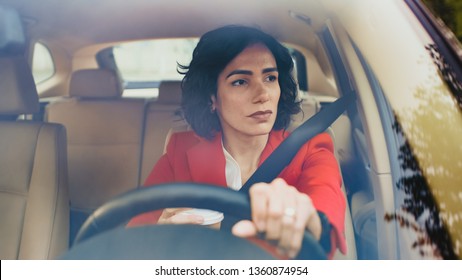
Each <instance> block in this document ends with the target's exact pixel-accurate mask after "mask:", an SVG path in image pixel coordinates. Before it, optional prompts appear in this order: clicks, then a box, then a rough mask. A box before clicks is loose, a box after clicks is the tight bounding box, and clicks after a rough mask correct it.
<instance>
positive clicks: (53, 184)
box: [0, 0, 378, 259]
mask: <svg viewBox="0 0 462 280" xmlns="http://www.w3.org/2000/svg"><path fill="white" fill-rule="evenodd" d="M46 2H47V5H44V7H51V6H53V5H55V6H56V9H61V8H62V9H61V16H60V17H55V18H51V17H49V16H48V14H49V13H50V12H49V11H47V10H43V11H42V10H41V8H40V7H39V6H37V5H28V3H27V1H18V2H15V1H7V0H2V1H0V14H1V13H4V14H5V15H8V17H6V16H3V17H0V21H1V24H2V25H3V26H8V25H10V26H11V24H18V25H20V26H21V29H24V30H25V33H24V34H25V35H24V34H19V33H18V34H19V35H18V34H16V35H14V36H12V37H15V38H12V37H11V36H10V37H8V38H5V40H4V42H6V43H1V42H2V40H0V117H1V121H0V131H1V132H0V133H1V134H2V137H0V155H1V156H0V180H1V181H0V188H1V190H0V202H1V203H0V209H1V212H7V213H9V214H8V216H2V219H1V220H0V222H1V226H0V236H1V238H0V249H1V250H0V258H1V259H53V258H57V257H59V255H61V254H62V253H63V252H65V251H66V250H67V249H68V248H69V247H70V246H71V244H72V242H73V239H74V238H75V236H76V234H77V232H78V230H79V229H80V227H81V226H82V224H83V223H84V221H85V220H86V218H87V217H88V216H89V215H90V214H91V213H92V212H93V211H95V210H96V209H97V208H98V207H100V206H101V205H103V204H104V203H106V202H108V201H109V200H111V199H112V198H114V197H116V196H118V195H120V194H122V193H124V192H127V191H131V190H134V189H137V188H139V187H140V186H141V185H142V184H143V182H144V180H145V179H146V177H147V176H148V174H149V172H150V171H151V169H152V167H153V166H154V164H155V162H156V161H157V160H158V159H159V157H160V156H161V155H162V154H163V152H164V148H165V144H166V142H167V141H168V136H169V135H170V134H171V133H172V132H175V131H178V130H184V129H189V128H188V126H187V124H186V123H185V122H184V121H183V120H182V119H181V118H180V117H179V116H178V114H176V111H177V110H178V108H179V105H180V100H181V81H180V80H170V79H168V80H161V81H156V82H157V86H156V87H155V88H156V89H157V90H158V94H157V95H156V96H155V97H127V96H125V94H124V92H125V91H126V90H127V89H126V86H127V81H124V80H123V78H122V77H121V74H120V71H119V70H118V69H117V63H116V62H115V60H114V55H113V53H112V49H113V48H117V46H119V45H120V44H122V43H125V42H129V41H135V40H145V39H148V38H149V39H155V38H162V39H165V38H177V37H184V38H197V37H199V36H200V35H201V34H202V33H204V32H205V31H207V30H209V29H212V28H213V27H215V26H220V25H222V24H225V23H239V24H253V23H254V22H258V23H259V24H260V26H261V27H262V28H264V29H266V30H272V31H273V33H274V34H276V35H277V36H278V39H280V40H281V41H282V42H284V43H285V44H286V46H288V47H289V48H290V49H292V50H294V53H296V55H294V61H295V62H296V65H297V69H296V70H297V73H295V74H296V76H297V78H298V81H299V84H300V88H299V95H300V99H301V101H302V103H301V106H302V113H300V115H298V116H297V117H296V118H295V119H294V122H293V124H292V126H291V128H290V129H294V128H296V127H297V126H299V125H300V124H301V123H303V121H305V120H307V119H309V118H310V117H312V116H313V115H314V114H316V113H317V112H319V111H321V110H322V109H323V108H325V106H327V105H328V104H330V103H332V102H333V101H335V100H336V99H337V98H338V97H339V96H341V93H340V89H339V88H338V85H337V84H336V78H337V77H336V75H337V74H336V73H335V71H334V69H333V66H332V62H331V58H330V57H331V56H330V54H329V50H327V49H326V48H325V45H324V43H323V42H322V38H321V35H319V34H321V31H322V30H325V29H324V28H325V27H326V26H328V24H327V25H326V20H327V17H326V15H324V14H322V13H316V12H313V11H318V9H313V10H312V12H311V13H310V12H308V11H309V9H307V8H306V7H305V6H303V5H299V4H298V3H297V1H291V4H292V6H293V8H294V10H295V9H296V8H298V9H299V10H300V11H302V12H300V13H295V12H294V11H287V8H286V7H285V6H284V5H283V4H278V5H280V7H279V6H278V7H273V8H272V9H267V11H266V12H267V13H264V12H263V13H261V12H259V13H257V12H255V11H257V10H258V9H257V8H256V7H254V5H255V4H253V3H252V4H250V3H249V5H250V6H251V9H249V12H248V13H254V14H252V16H254V17H255V18H256V20H255V21H250V22H247V21H246V20H244V19H240V18H238V17H237V18H233V17H231V16H228V15H227V14H226V13H223V14H222V15H220V14H219V13H217V16H216V17H212V18H211V19H210V20H205V21H203V22H202V21H198V22H197V24H196V26H191V27H188V26H187V25H184V23H183V21H184V20H179V22H178V23H175V24H172V28H171V29H170V30H169V31H167V29H166V28H165V26H168V25H169V23H171V22H172V19H168V18H166V17H167V16H166V15H162V13H164V12H165V11H171V12H172V13H174V14H175V15H178V17H191V16H192V15H201V14H202V13H200V12H198V11H197V9H198V8H195V7H194V6H192V5H191V7H188V8H190V10H189V12H188V13H186V11H183V9H182V10H181V11H180V10H175V9H174V5H169V6H166V7H165V9H166V10H164V12H162V11H159V9H157V8H156V7H155V6H153V5H154V4H150V5H148V6H142V5H139V7H138V6H137V5H135V4H136V3H138V2H141V1H135V2H136V3H133V5H132V6H130V9H128V10H126V11H125V13H126V16H128V17H129V18H131V19H133V22H130V24H129V25H130V28H128V27H127V26H126V25H127V22H126V21H124V20H122V17H121V16H120V15H119V14H120V11H119V10H117V9H116V8H119V9H120V7H123V5H122V6H121V2H124V1H120V0H117V1H113V3H112V4H110V5H109V4H108V2H110V1H103V2H101V3H102V4H97V3H94V4H92V5H93V6H94V9H93V10H90V9H88V5H87V6H85V5H83V4H82V5H77V4H76V5H68V6H66V5H65V4H64V2H60V1H56V0H47V1H46ZM84 2H88V3H90V1H84ZM163 2H164V1H163ZM199 2H200V3H201V4H202V5H204V4H205V2H207V1H199ZM292 2H293V3H292ZM1 4H4V5H5V7H4V8H2V6H1ZM104 4H105V5H104ZM100 5H101V6H100ZM212 5H214V7H215V4H212ZM227 5H230V4H227ZM313 5H315V4H313ZM279 8H280V9H281V10H283V9H284V10H283V11H279V10H278V9H279ZM34 9H35V10H34ZM43 9H45V8H43ZM103 9H106V11H105V12H104V14H106V15H111V12H113V13H114V14H113V16H108V17H101V14H100V13H99V12H101V11H102V10H103ZM216 9H217V11H218V10H219V9H218V8H216ZM145 10H151V11H154V15H152V14H150V13H151V12H147V11H145ZM184 10H187V9H184ZM223 10H224V9H223ZM17 11H19V13H18V12H17ZM40 12H42V13H40ZM165 14H167V15H168V14H169V13H167V12H165ZM263 14H265V16H263ZM304 14H309V15H310V16H309V17H308V16H306V17H304V16H303V15H304ZM271 15H273V16H274V17H273V18H274V19H276V20H275V22H276V21H279V22H283V23H284V24H285V25H286V27H285V29H286V30H291V31H290V32H285V31H283V30H281V27H280V26H278V25H275V24H273V23H272V21H270V20H268V19H267V18H270V17H271ZM156 16H157V17H159V18H158V19H155V20H154V19H151V20H146V22H143V21H142V20H141V18H144V19H146V18H147V17H149V18H156ZM220 16H221V17H220ZM66 17H68V20H67V21H66V20H64V18H66ZM79 17H83V18H82V19H81V18H79ZM95 17H97V18H98V20H95V19H94V18H95ZM169 17H171V16H169ZM85 18H88V19H92V21H90V20H89V22H88V24H87V23H85ZM162 20H164V24H163V25H162V26H160V25H159V24H156V23H159V22H162ZM7 21H8V22H7ZM306 21H310V24H307V23H306ZM95 22H97V23H98V25H97V26H89V24H93V23H95ZM146 25H149V26H150V27H149V28H148V27H146ZM143 26H145V27H143ZM289 27H290V28H289ZM91 29H93V30H91ZM94 29H97V30H94ZM0 30H1V29H0ZM89 30H91V32H90V31H89ZM134 30H138V32H134ZM297 34H304V35H303V36H297ZM2 36H3V35H2ZM16 37H18V38H19V39H17V38H16ZM35 43H40V44H43V45H45V46H46V48H47V49H48V50H49V51H50V53H51V54H52V60H53V63H54V72H53V75H52V76H51V77H50V78H49V79H47V80H45V81H43V82H41V83H38V84H36V83H35V82H34V78H33V76H32V71H31V69H30V68H31V66H33V65H31V64H32V61H33V53H34V52H33V50H34V44H35ZM107 53H109V55H107ZM103 54H106V55H103ZM299 65H303V67H302V66H299ZM360 116H361V113H360V112H359V111H358V109H357V107H356V105H355V106H353V108H350V109H349V110H348V111H347V112H345V113H344V114H342V115H341V116H340V117H339V118H338V119H337V120H336V121H335V122H334V123H333V124H332V125H331V126H330V127H329V128H328V129H327V132H328V133H329V134H330V135H331V137H332V138H333V140H334V143H335V147H336V157H337V159H338V161H339V166H340V168H341V170H342V175H343V180H344V186H343V189H344V193H345V197H346V199H347V202H348V208H347V211H346V238H347V241H348V242H347V243H348V254H347V255H342V254H341V253H340V252H337V253H336V255H335V259H375V258H377V257H378V255H377V254H378V253H377V250H378V249H377V247H378V244H377V227H376V222H375V219H376V218H375V208H374V207H375V204H374V197H373V191H372V188H371V187H370V186H371V184H372V182H370V179H369V178H368V175H367V172H368V171H367V168H368V167H370V160H369V154H370V153H371V150H370V148H369V147H368V141H369V140H368V136H367V134H366V132H367V130H365V129H364V128H363V124H362V122H361V120H360ZM368 125H369V124H368ZM365 131H366V132H365ZM39 240H40V241H39Z"/></svg>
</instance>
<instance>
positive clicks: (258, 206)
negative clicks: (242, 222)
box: [249, 183, 269, 232]
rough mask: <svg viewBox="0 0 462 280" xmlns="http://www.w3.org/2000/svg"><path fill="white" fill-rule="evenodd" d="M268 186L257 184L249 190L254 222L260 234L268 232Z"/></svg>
mask: <svg viewBox="0 0 462 280" xmlns="http://www.w3.org/2000/svg"><path fill="white" fill-rule="evenodd" d="M267 192H268V184H265V183H257V184H255V185H253V186H252V187H251V188H250V190H249V196H250V208H251V209H252V221H253V222H254V223H255V225H256V227H257V230H258V231H259V232H264V231H266V227H267V223H266V220H267V216H268V212H267V207H268V199H269V198H268V195H267Z"/></svg>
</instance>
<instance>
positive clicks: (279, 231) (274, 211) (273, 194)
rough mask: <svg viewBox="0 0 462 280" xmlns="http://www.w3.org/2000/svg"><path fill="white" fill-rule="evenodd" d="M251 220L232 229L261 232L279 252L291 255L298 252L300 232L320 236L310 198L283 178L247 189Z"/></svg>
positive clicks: (249, 234)
mask: <svg viewBox="0 0 462 280" xmlns="http://www.w3.org/2000/svg"><path fill="white" fill-rule="evenodd" d="M249 194H250V205H251V209H252V214H251V215H252V221H248V220H245V221H240V222H238V223H237V224H236V225H235V226H234V227H233V228H232V232H233V234H235V235H236V236H239V237H252V236H255V235H257V233H264V234H265V237H266V239H268V240H270V241H274V242H276V244H277V247H278V249H279V250H280V251H281V252H280V253H283V254H286V255H287V256H289V257H290V258H294V257H295V256H296V255H297V253H298V252H299V250H300V248H301V245H302V239H303V234H304V232H305V230H306V229H307V230H309V231H310V232H311V233H312V235H313V236H314V238H315V239H316V240H319V239H320V236H321V231H322V226H321V220H320V218H319V215H318V213H317V211H316V209H315V208H314V206H313V203H312V202H311V199H310V198H309V196H307V195H306V194H303V193H300V192H298V191H297V189H296V188H295V187H293V186H290V185H288V184H287V183H286V182H285V181H284V180H283V179H280V178H276V179H274V180H273V181H272V182H271V183H269V184H267V183H257V184H254V185H253V186H252V187H251V188H250V191H249Z"/></svg>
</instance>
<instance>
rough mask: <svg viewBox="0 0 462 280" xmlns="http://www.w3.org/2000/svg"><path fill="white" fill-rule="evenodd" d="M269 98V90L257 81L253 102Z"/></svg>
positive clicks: (264, 100)
mask: <svg viewBox="0 0 462 280" xmlns="http://www.w3.org/2000/svg"><path fill="white" fill-rule="evenodd" d="M268 100H269V92H268V89H267V88H266V87H265V85H264V84H263V83H258V84H257V85H256V86H255V96H254V99H253V102H254V103H264V102H266V101H268Z"/></svg>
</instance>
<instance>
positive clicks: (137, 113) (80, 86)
mask: <svg viewBox="0 0 462 280" xmlns="http://www.w3.org/2000/svg"><path fill="white" fill-rule="evenodd" d="M121 93H122V89H121V86H120V83H119V81H118V79H117V76H116V74H115V73H114V72H112V71H109V70H103V69H86V70H79V71H77V72H75V73H74V74H73V76H72V77H71V81H70V89H69V95H70V97H69V98H62V99H60V100H57V101H54V102H51V103H50V104H49V105H48V106H47V108H46V115H45V118H46V119H47V120H48V121H49V122H56V123H60V124H63V125H64V126H65V127H66V129H67V133H68V157H69V185H70V200H71V210H72V211H71V213H72V224H71V231H72V237H73V236H74V235H75V233H76V232H77V230H78V229H79V228H80V225H81V223H83V222H84V220H85V219H86V217H87V216H88V214H89V213H91V212H92V211H93V210H95V209H96V208H97V207H99V206H101V205H102V204H103V203H105V202H107V201H108V200H109V199H110V198H112V197H114V196H116V195H118V194H120V193H123V192H125V191H128V190H131V189H134V188H136V187H137V186H138V185H139V180H138V177H139V168H140V154H139V153H140V149H141V134H142V133H141V131H142V126H143V111H144V104H145V101H144V100H143V99H128V98H122V97H121Z"/></svg>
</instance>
